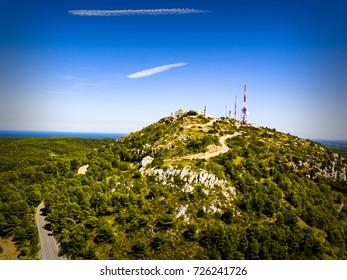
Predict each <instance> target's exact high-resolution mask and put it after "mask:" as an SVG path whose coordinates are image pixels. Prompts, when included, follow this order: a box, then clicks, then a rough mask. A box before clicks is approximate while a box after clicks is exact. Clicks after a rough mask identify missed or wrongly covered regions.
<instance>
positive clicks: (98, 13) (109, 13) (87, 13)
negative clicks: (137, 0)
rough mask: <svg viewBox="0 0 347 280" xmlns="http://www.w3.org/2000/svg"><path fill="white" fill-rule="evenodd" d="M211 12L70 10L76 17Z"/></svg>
mask: <svg viewBox="0 0 347 280" xmlns="http://www.w3.org/2000/svg"><path fill="white" fill-rule="evenodd" d="M208 12H209V11H204V10H197V9H186V8H184V9H140V10H70V11H69V14H71V15H74V16H99V17H109V16H156V15H183V14H198V13H208Z"/></svg>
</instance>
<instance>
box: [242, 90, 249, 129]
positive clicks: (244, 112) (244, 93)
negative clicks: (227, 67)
mask: <svg viewBox="0 0 347 280" xmlns="http://www.w3.org/2000/svg"><path fill="white" fill-rule="evenodd" d="M246 101H247V97H246V85H245V86H244V89H243V108H242V125H248V119H247V115H248V112H247V105H246Z"/></svg>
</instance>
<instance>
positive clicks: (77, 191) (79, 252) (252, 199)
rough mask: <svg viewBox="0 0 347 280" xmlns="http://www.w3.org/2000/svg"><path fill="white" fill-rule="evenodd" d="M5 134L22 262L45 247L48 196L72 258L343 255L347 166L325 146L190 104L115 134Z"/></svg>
mask: <svg viewBox="0 0 347 280" xmlns="http://www.w3.org/2000/svg"><path fill="white" fill-rule="evenodd" d="M227 135H230V137H229V138H228V139H227V140H226V144H227V146H228V148H229V149H228V151H227V152H224V153H221V154H220V155H218V156H214V157H210V158H208V159H201V158H199V157H198V156H197V157H196V158H193V159H189V160H188V159H186V158H184V156H186V155H194V154H200V153H209V152H212V151H216V150H217V151H218V150H219V149H221V143H220V142H219V139H220V138H221V137H222V136H227ZM0 141H1V153H0V154H1V156H0V163H1V164H0V172H1V173H0V236H1V237H2V238H3V239H6V238H7V239H8V238H12V239H13V241H14V242H15V244H16V248H17V251H18V258H19V259H36V258H37V256H38V251H39V240H38V234H37V228H36V225H35V220H34V213H35V211H36V207H37V206H38V205H39V203H40V202H41V201H44V203H45V207H46V208H45V212H46V214H47V216H46V218H47V219H48V220H49V222H50V224H49V227H50V229H51V230H52V232H53V234H54V236H55V237H56V238H57V240H58V241H59V243H60V245H61V248H62V253H63V254H64V255H65V256H66V257H67V258H68V259H94V260H96V259H167V260H170V259H199V260H204V259H252V260H253V259H263V260H266V259H282V260H286V259H346V258H347V250H346V246H347V208H346V206H345V205H346V204H347V200H346V195H347V183H346V182H347V180H346V167H347V163H346V160H345V158H344V157H343V156H342V155H341V154H338V153H335V152H334V151H332V150H330V149H328V148H326V147H324V146H322V145H321V144H319V143H316V142H312V141H309V140H304V139H300V138H298V137H295V136H292V135H290V134H285V133H281V132H277V131H276V130H275V129H269V128H264V127H259V128H255V127H248V126H240V125H238V124H237V123H235V122H234V121H233V120H230V119H227V118H220V119H211V118H205V117H203V116H201V115H196V114H194V113H193V112H188V114H186V115H183V116H180V117H178V118H175V119H174V118H171V117H167V118H163V119H161V120H159V121H158V122H156V123H154V124H152V125H149V126H147V127H145V128H143V129H142V130H140V131H137V132H134V133H130V134H129V135H127V136H124V137H122V138H119V139H113V140H112V139H98V140H96V139H81V138H56V139H54V138H48V139H19V140H17V139H1V140H0ZM144 159H150V160H149V161H148V162H146V163H145V162H144ZM85 164H88V165H89V168H88V170H87V172H86V174H84V175H81V174H78V173H77V170H78V168H79V167H80V166H82V165H85ZM0 259H1V250H0Z"/></svg>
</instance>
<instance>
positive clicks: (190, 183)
mask: <svg viewBox="0 0 347 280" xmlns="http://www.w3.org/2000/svg"><path fill="white" fill-rule="evenodd" d="M146 158H147V157H146ZM143 160H144V159H143ZM143 160H142V161H143ZM142 161H141V168H140V170H139V171H140V172H141V174H142V175H146V176H155V177H156V178H157V180H158V181H160V182H161V183H162V184H163V185H168V186H171V187H179V188H180V189H181V191H183V192H193V191H194V189H195V188H194V187H195V186H196V185H197V184H200V185H202V186H204V187H205V188H203V189H202V191H203V192H204V193H205V194H206V195H208V194H209V190H210V189H211V188H216V187H219V188H221V189H222V195H223V196H225V198H226V199H227V200H232V197H233V196H235V195H236V189H235V188H234V187H233V186H232V185H231V184H230V183H229V182H228V181H226V180H224V179H220V178H218V177H217V176H215V175H214V174H209V173H208V172H207V171H206V170H202V169H201V170H200V171H199V172H194V171H192V170H191V167H190V166H185V167H184V168H183V169H179V168H177V167H176V166H174V165H170V166H169V167H168V168H166V169H162V168H155V167H152V168H146V165H147V164H146V165H143V164H142ZM146 162H147V160H146V161H145V163H146Z"/></svg>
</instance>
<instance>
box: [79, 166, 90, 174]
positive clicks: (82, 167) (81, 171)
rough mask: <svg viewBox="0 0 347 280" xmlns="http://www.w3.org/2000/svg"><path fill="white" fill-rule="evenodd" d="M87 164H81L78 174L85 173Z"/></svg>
mask: <svg viewBox="0 0 347 280" xmlns="http://www.w3.org/2000/svg"><path fill="white" fill-rule="evenodd" d="M88 167H89V164H86V165H83V166H81V167H80V168H79V169H78V174H82V175H83V174H86V172H87V169H88Z"/></svg>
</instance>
